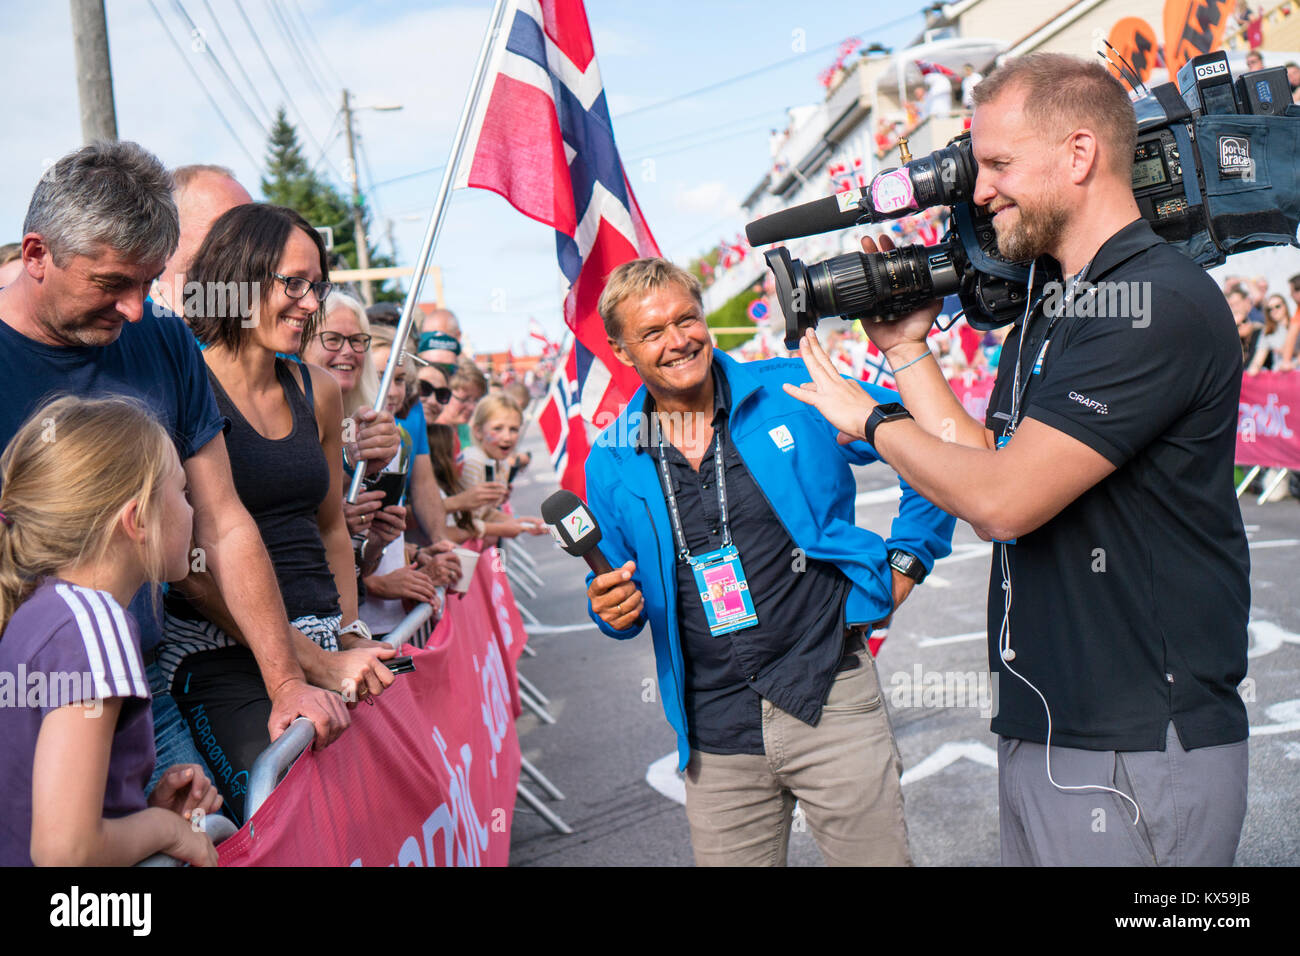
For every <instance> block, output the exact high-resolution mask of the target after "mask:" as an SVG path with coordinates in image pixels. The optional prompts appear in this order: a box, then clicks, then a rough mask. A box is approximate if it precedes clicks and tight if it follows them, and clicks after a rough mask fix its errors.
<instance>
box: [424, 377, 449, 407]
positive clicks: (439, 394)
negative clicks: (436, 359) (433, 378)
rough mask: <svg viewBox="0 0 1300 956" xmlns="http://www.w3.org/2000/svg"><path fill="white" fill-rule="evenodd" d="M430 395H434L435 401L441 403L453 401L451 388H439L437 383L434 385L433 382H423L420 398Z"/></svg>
mask: <svg viewBox="0 0 1300 956" xmlns="http://www.w3.org/2000/svg"><path fill="white" fill-rule="evenodd" d="M430 395H432V396H433V399H434V401H436V402H437V403H438V404H439V405H446V404H447V403H448V402H450V401H451V389H449V388H439V387H438V386H437V385H434V384H433V383H432V382H421V383H420V398H422V399H424V398H428V397H429V396H430Z"/></svg>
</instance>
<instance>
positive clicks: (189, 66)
mask: <svg viewBox="0 0 1300 956" xmlns="http://www.w3.org/2000/svg"><path fill="white" fill-rule="evenodd" d="M149 8H150V9H151V10H153V15H154V16H155V17H157V18H158V23H159V24H160V25H161V26H162V31H163V33H164V34H165V35H166V37H167V39H168V40H170V41H171V44H172V47H173V48H174V49H175V50H176V55H177V56H179V57H180V58H181V61H182V62H183V63H184V64H185V68H186V69H187V70H189V71H190V76H192V77H194V82H195V83H197V84H198V85H199V87H200V88H201V89H202V90H203V93H204V95H205V96H207V98H208V102H209V103H211V104H212V108H213V109H214V110H215V111H216V113H217V116H219V117H221V122H222V123H223V124H225V127H226V130H227V131H228V132H229V133H230V138H231V139H233V140H234V141H235V143H236V145H238V146H239V148H240V149H242V150H243V151H244V155H245V156H247V157H248V161H249V162H250V163H252V164H253V168H254V169H256V170H257V171H258V172H259V173H260V172H261V171H262V164H261V163H259V162H258V161H257V160H256V159H254V158H253V154H252V153H250V152H249V151H248V147H247V146H245V145H244V141H243V140H242V139H240V138H239V134H238V133H236V132H235V128H234V127H233V126H231V125H230V120H228V119H226V114H225V113H223V112H221V107H220V106H218V105H217V101H216V99H215V98H214V97H213V95H212V91H211V90H209V89H208V86H207V84H206V83H204V82H203V78H202V77H200V76H199V74H198V71H197V70H195V69H194V64H192V63H191V62H190V60H189V57H187V56H186V55H185V51H184V50H182V49H181V46H180V44H179V43H177V42H176V38H175V37H174V36H172V34H171V31H170V30H169V29H168V28H167V21H166V20H164V19H163V15H162V12H161V11H160V10H159V9H158V7H157V6H156V5H155V4H154V2H153V0H149Z"/></svg>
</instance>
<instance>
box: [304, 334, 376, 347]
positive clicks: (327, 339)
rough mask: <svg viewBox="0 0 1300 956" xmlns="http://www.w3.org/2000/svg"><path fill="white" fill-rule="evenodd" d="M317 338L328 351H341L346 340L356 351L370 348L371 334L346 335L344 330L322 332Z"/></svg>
mask: <svg viewBox="0 0 1300 956" xmlns="http://www.w3.org/2000/svg"><path fill="white" fill-rule="evenodd" d="M316 338H317V339H319V340H320V347H321V348H323V349H324V350H325V351H326V352H338V351H340V350H341V349H342V348H343V343H344V342H347V343H348V345H350V346H351V347H352V351H354V352H365V351H368V350H369V348H370V336H368V335H365V334H363V333H358V334H357V335H344V334H343V333H342V332H322V333H320V335H318V336H316Z"/></svg>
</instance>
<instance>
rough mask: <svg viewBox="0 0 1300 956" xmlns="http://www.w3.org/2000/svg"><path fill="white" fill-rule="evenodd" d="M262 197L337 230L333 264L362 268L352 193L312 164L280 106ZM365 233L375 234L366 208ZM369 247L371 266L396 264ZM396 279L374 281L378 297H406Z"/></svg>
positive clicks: (272, 133)
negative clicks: (393, 286) (395, 286)
mask: <svg viewBox="0 0 1300 956" xmlns="http://www.w3.org/2000/svg"><path fill="white" fill-rule="evenodd" d="M262 195H263V196H265V197H266V201H267V202H270V203H275V204H276V205H278V206H288V207H289V208H290V209H293V210H295V211H296V212H297V213H298V214H299V215H300V216H302V217H303V218H304V219H306V220H307V221H308V222H309V223H311V224H312V225H313V226H316V227H322V226H328V227H330V228H331V229H332V230H333V232H334V248H333V249H332V250H331V251H330V255H331V257H332V258H331V261H330V266H331V267H332V268H341V269H355V268H357V243H356V239H357V237H356V229H355V227H354V226H353V221H352V205H351V203H350V202H349V201H348V199H347V197H346V196H345V195H344V194H343V193H341V192H339V190H337V189H336V188H334V186H332V185H331V184H330V183H328V182H326V181H325V180H324V179H322V178H321V177H320V176H318V175H317V174H316V172H315V171H314V170H313V169H312V167H311V166H310V165H309V164H308V163H307V159H306V157H304V156H303V154H302V147H301V146H300V145H299V144H298V132H297V130H296V129H294V127H293V124H292V123H290V122H289V120H288V118H287V116H286V115H285V110H284V107H283V106H281V107H280V108H279V109H278V110H277V111H276V114H275V122H274V124H272V126H271V136H270V139H269V140H268V142H267V156H266V175H265V176H264V177H263V178H262ZM361 215H362V218H363V219H364V221H365V223H366V234H367V236H370V235H371V234H372V232H371V228H370V211H369V210H368V209H366V208H365V206H364V205H363V206H362V210H361ZM369 246H370V265H371V266H372V267H374V268H380V267H383V266H391V265H393V264H394V262H393V260H392V257H390V256H385V255H381V254H380V253H379V251H378V250H377V249H376V248H375V246H374V244H373V243H370V244H369ZM391 284H392V283H391V282H387V281H386V282H384V283H374V290H375V300H376V301H380V302H384V301H392V300H397V301H400V300H401V298H402V296H401V294H400V293H398V292H396V291H395V290H390V289H385V286H389V285H391Z"/></svg>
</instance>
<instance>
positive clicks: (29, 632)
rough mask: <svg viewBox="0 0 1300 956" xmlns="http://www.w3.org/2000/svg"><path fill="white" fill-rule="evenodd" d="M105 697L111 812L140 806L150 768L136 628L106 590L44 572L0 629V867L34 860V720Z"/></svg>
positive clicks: (149, 729)
mask: <svg viewBox="0 0 1300 956" xmlns="http://www.w3.org/2000/svg"><path fill="white" fill-rule="evenodd" d="M111 697H120V698H123V700H122V709H121V713H120V714H119V716H118V719H117V730H116V731H115V732H114V735H113V749H112V753H111V756H110V757H109V761H108V782H107V785H106V787H105V789H104V816H105V817H110V818H111V817H122V816H126V815H127V814H130V813H135V812H136V811H138V810H143V809H144V808H145V806H146V805H147V804H146V802H145V793H144V788H145V784H146V783H148V781H149V775H150V774H151V773H152V772H153V765H154V745H153V716H152V714H151V712H150V708H149V681H148V678H146V677H145V672H144V663H143V661H142V656H141V653H140V630H139V627H138V625H137V624H136V621H135V618H134V617H133V616H132V615H131V614H130V612H128V611H125V610H123V608H122V606H121V605H120V604H118V603H117V601H116V600H114V598H113V596H112V595H111V594H109V593H108V592H107V591H97V590H94V589H92V588H87V587H80V586H78V585H75V584H70V583H68V582H67V581H62V580H59V579H57V578H48V579H46V580H45V581H44V582H42V584H41V586H40V587H39V588H37V589H36V591H35V593H33V594H32V596H31V597H30V598H28V599H27V600H26V601H25V602H23V604H22V606H21V607H19V608H18V610H17V611H15V612H14V616H13V617H12V618H11V619H10V621H9V625H8V626H7V627H6V628H5V630H4V633H3V634H2V635H0V866H30V865H31V863H32V858H31V838H32V766H33V762H34V760H35V757H36V737H37V735H38V734H39V733H40V729H41V721H42V720H43V719H44V718H45V715H46V714H48V713H50V712H51V711H52V710H55V709H57V708H59V707H63V706H65V705H67V704H75V703H78V702H80V701H90V700H96V699H99V700H105V699H108V698H111ZM85 719H87V720H94V719H98V718H95V717H86V718H85ZM62 772H64V773H66V774H68V775H71V774H74V773H79V772H81V768H79V767H68V768H66V769H65V770H63V771H62Z"/></svg>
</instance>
